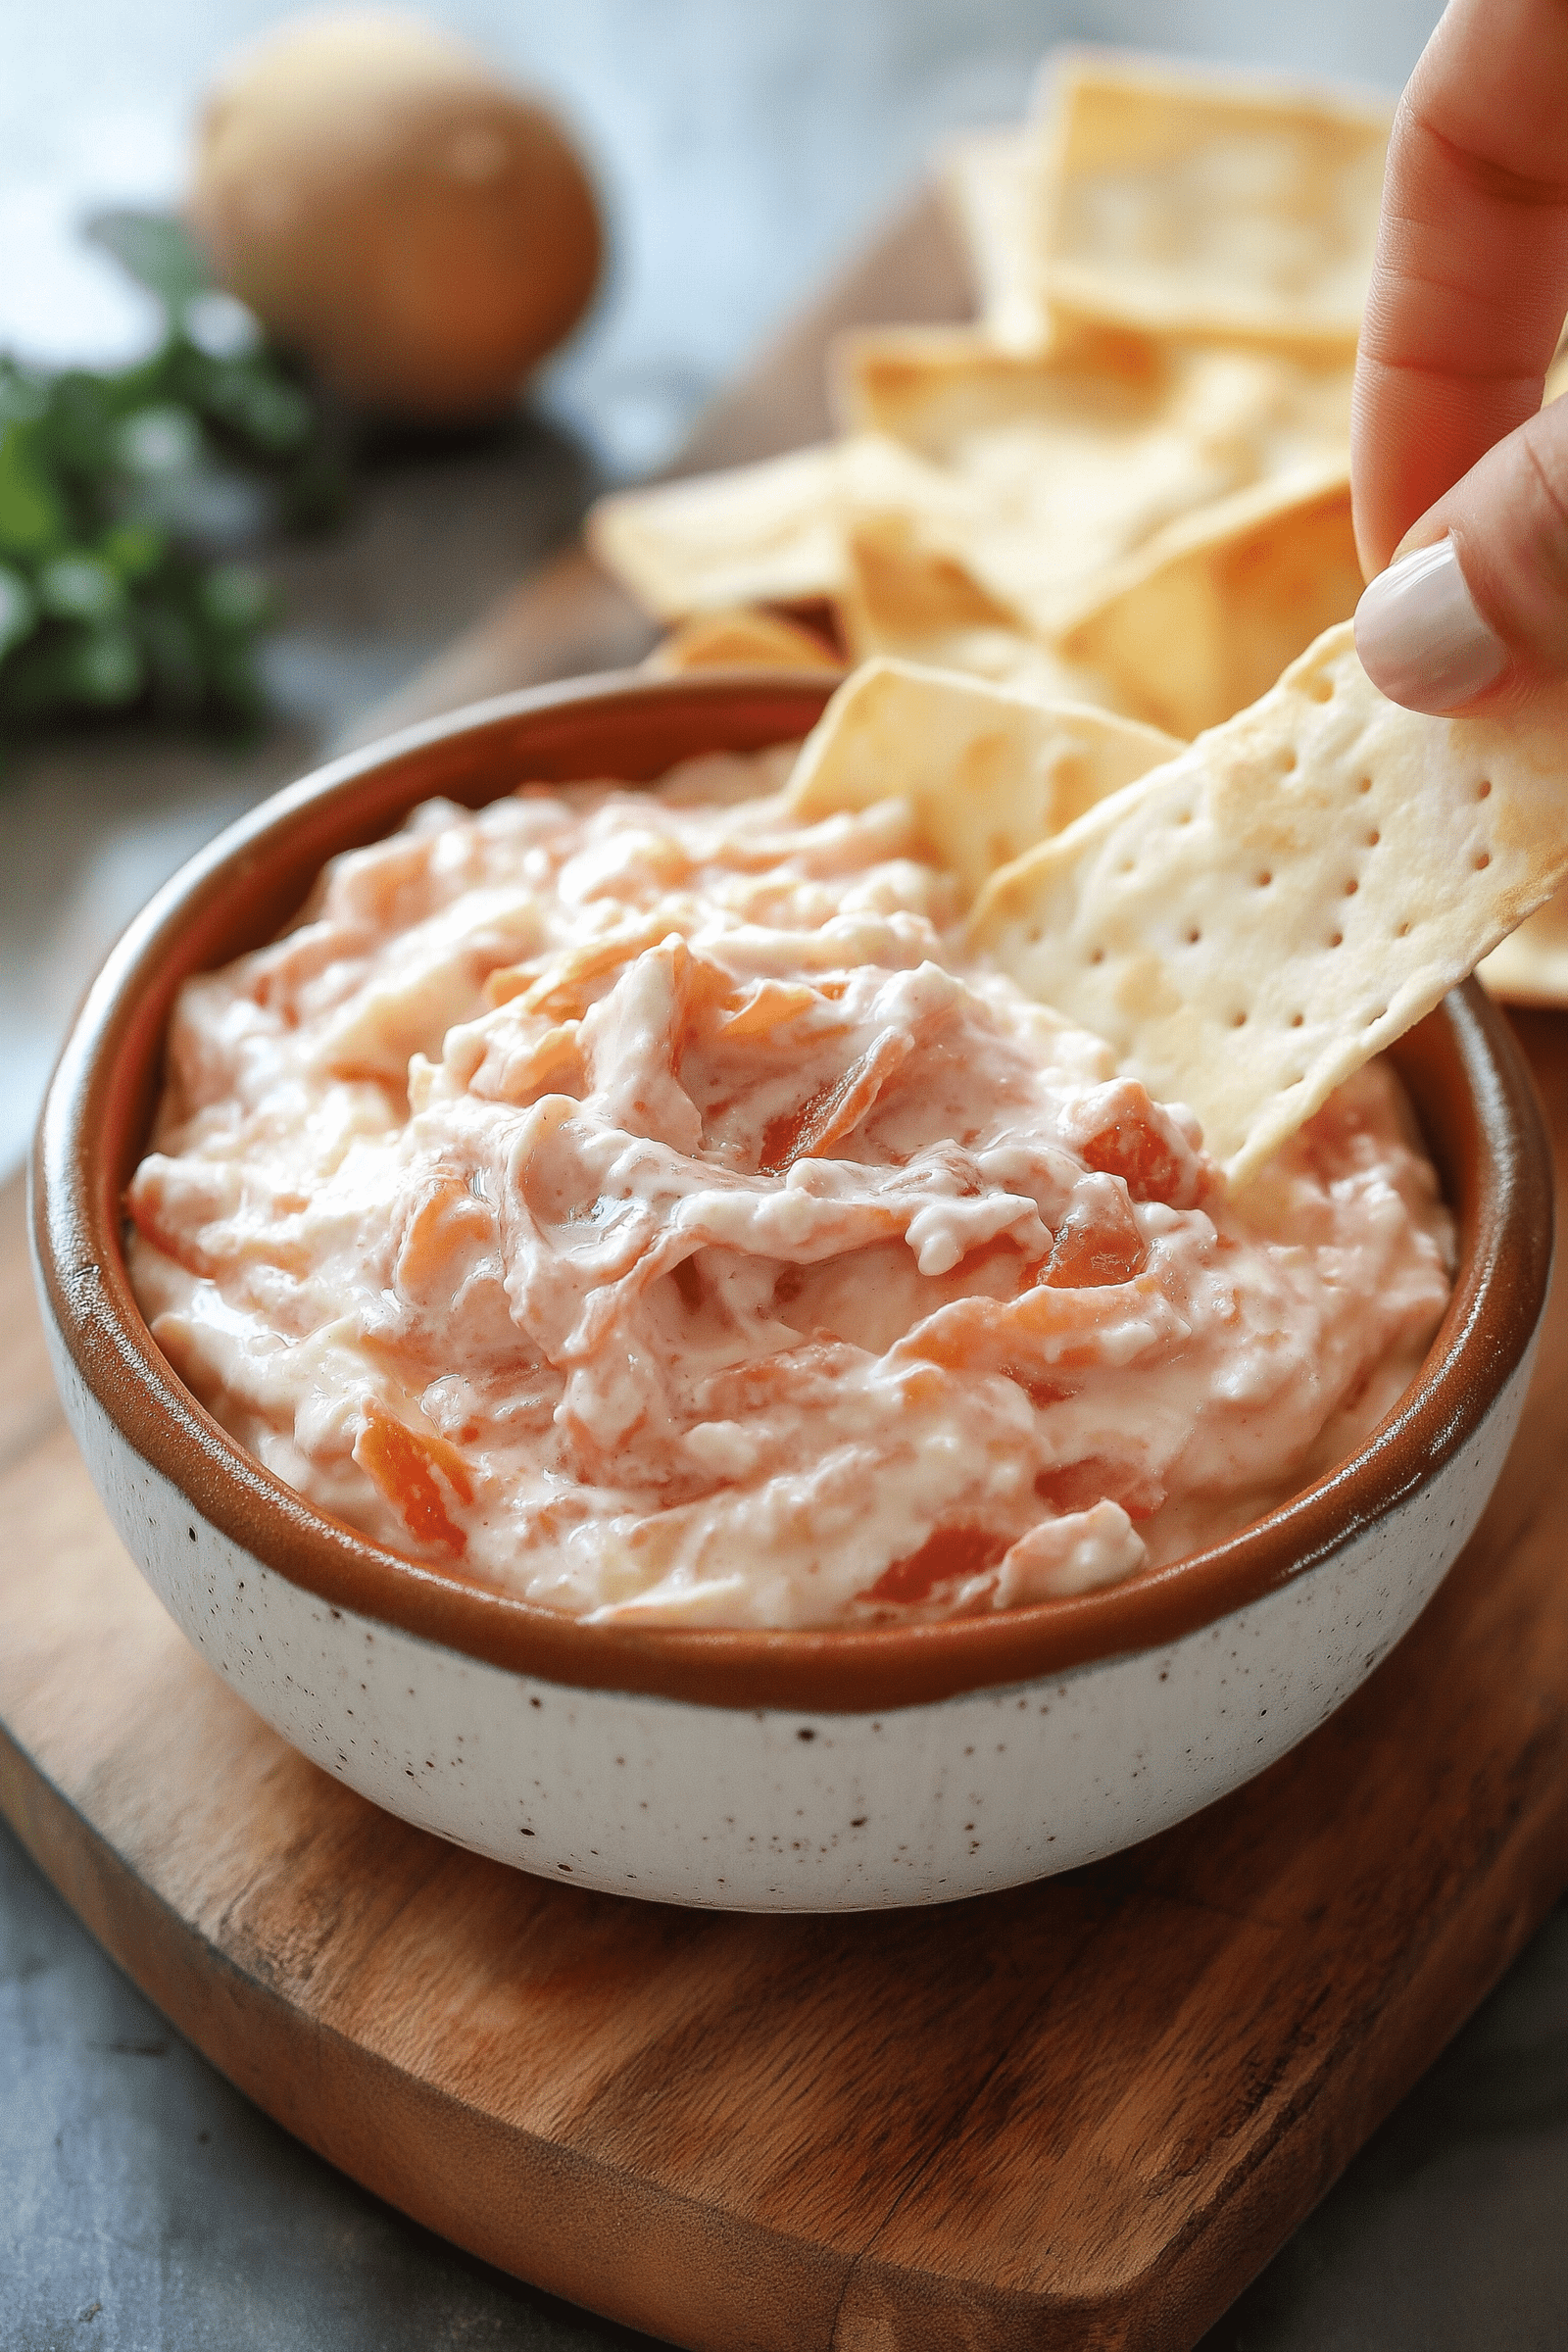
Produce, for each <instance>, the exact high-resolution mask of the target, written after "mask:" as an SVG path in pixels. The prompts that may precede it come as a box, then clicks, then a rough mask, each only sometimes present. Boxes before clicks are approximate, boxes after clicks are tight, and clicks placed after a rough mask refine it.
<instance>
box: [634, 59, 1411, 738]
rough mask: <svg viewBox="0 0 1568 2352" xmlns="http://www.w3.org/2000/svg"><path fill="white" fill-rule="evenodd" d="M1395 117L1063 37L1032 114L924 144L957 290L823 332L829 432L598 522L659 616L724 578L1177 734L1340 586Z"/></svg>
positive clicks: (1251, 673) (856, 630)
mask: <svg viewBox="0 0 1568 2352" xmlns="http://www.w3.org/2000/svg"><path fill="white" fill-rule="evenodd" d="M1389 121H1390V117H1389V112H1388V110H1387V109H1386V108H1385V107H1383V106H1381V105H1379V104H1374V103H1370V102H1366V101H1362V100H1354V99H1343V98H1337V97H1333V96H1324V95H1320V94H1305V93H1300V92H1287V93H1281V92H1279V91H1277V90H1273V89H1265V88H1261V87H1259V86H1256V85H1252V84H1248V83H1240V82H1228V81H1224V80H1218V79H1214V78H1212V77H1206V76H1205V77H1202V78H1199V77H1197V76H1194V75H1193V74H1191V73H1182V72H1178V71H1177V70H1176V69H1173V68H1165V67H1161V66H1155V65H1151V64H1147V63H1141V62H1137V61H1131V60H1127V59H1124V58H1117V57H1114V56H1109V55H1097V54H1090V53H1078V54H1067V55H1065V56H1063V57H1062V58H1061V59H1059V60H1058V61H1056V62H1055V63H1054V65H1053V66H1052V67H1051V68H1050V69H1049V70H1048V73H1047V74H1046V75H1045V77H1044V79H1043V83H1042V87H1041V92H1040V98H1039V103H1038V106H1037V109H1036V113H1035V115H1034V118H1033V119H1032V120H1031V121H1030V122H1028V123H1025V124H1024V125H1022V126H1021V127H1020V128H1018V129H1017V130H1014V131H1005V132H994V133H990V134H987V135H986V136H984V137H981V138H976V139H971V140H967V141H965V142H963V143H962V144H961V145H960V146H959V147H958V148H957V149H956V151H955V152H954V153H953V154H952V155H951V156H950V157H949V158H948V159H947V164H946V173H945V176H946V180H947V184H948V188H949V192H950V194H951V196H952V198H953V202H954V205H955V209H956V214H957V217H958V220H959V222H960V224H961V227H962V229H963V233H964V236H965V239H966V242H967V245H968V248H969V251H970V254H971V257H972V265H973V276H974V281H975V289H976V296H977V303H978V307H979V312H980V316H979V319H978V320H977V322H976V323H975V324H974V325H973V326H972V327H956V328H928V329H920V328H906V329H894V330H890V331H876V332H866V333H860V334H856V335H852V336H850V337H848V338H847V339H845V340H844V341H843V342H842V343H841V344H840V345H839V347H838V349H837V351H836V352H835V354H834V362H833V378H834V381H833V391H834V400H835V408H836V412H837V415H838V417H839V418H840V420H841V422H842V426H843V432H842V436H841V438H840V439H838V440H837V441H835V442H832V443H830V444H826V445H823V446H820V447H817V448H813V449H808V450H800V451H796V452H794V453H792V454H791V455H790V456H788V457H784V458H778V459H773V460H770V461H768V462H766V463H764V464H761V465H757V466H740V467H737V468H735V469H734V470H732V471H730V472H726V473H720V474H711V475H708V476H705V477H701V478H698V479H689V480H685V481H679V482H672V483H669V484H665V485H661V486H658V487H655V488H652V489H648V490H641V491H631V492H626V493H622V494H619V495H616V496H613V497H610V498H607V499H604V500H602V501H601V502H600V504H599V506H598V507H597V509H596V510H595V512H594V514H593V515H592V517H591V519H590V524H589V538H590V543H591V545H592V546H593V548H594V551H595V553H596V554H597V555H598V557H599V558H600V560H601V561H602V562H603V563H604V564H606V565H607V566H608V567H609V568H610V569H611V570H612V571H613V572H614V573H615V574H616V575H617V576H618V577H619V578H620V579H621V580H623V581H624V582H625V584H626V585H627V586H628V587H629V588H630V589H631V590H632V591H633V593H634V594H635V595H636V596H638V598H639V599H640V600H641V601H642V602H643V603H644V604H645V605H647V607H648V608H649V610H650V611H651V612H653V613H655V614H657V615H658V616H659V617H660V618H662V619H665V620H668V621H670V622H672V623H676V622H686V621H689V620H690V619H691V617H692V616H693V615H694V614H699V613H701V614H712V613H715V612H722V613H724V614H725V617H726V635H725V639H724V642H725V643H726V644H729V645H731V646H735V645H738V644H740V643H743V642H744V639H743V638H737V637H736V636H735V634H734V632H735V628H736V624H737V623H738V622H739V621H740V620H742V619H743V618H744V617H745V616H746V609H747V608H756V607H769V606H778V605H784V606H786V607H788V606H800V605H803V604H810V603H815V602H818V601H820V600H824V599H825V600H828V601H829V602H831V604H832V606H833V608H834V610H835V613H836V617H837V623H838V629H839V633H840V635H841V637H842V639H843V641H844V643H845V645H846V646H847V648H848V650H849V652H850V654H851V655H852V656H853V657H854V658H856V659H858V660H859V659H864V658H865V657H867V656H869V655H871V654H877V653H883V654H895V655H899V656H902V657H904V658H907V659H910V660H914V661H917V662H926V663H935V664H939V665H941V666H944V667H954V668H958V669H966V670H970V671H974V672H977V673H978V674H980V675H982V676H987V677H991V678H994V679H997V680H999V681H1001V682H1004V683H1006V684H1010V685H1017V686H1020V687H1023V688H1025V689H1028V690H1031V691H1035V692H1039V693H1042V694H1045V695H1047V696H1052V697H1056V698H1060V697H1062V696H1067V697H1070V698H1071V699H1073V700H1076V701H1080V702H1090V703H1094V704H1098V705H1099V706H1101V707H1102V708H1103V709H1106V710H1110V711H1118V712H1121V713H1122V714H1124V715H1126V716H1129V717H1134V718H1139V719H1142V720H1144V721H1146V722H1148V723H1149V724H1152V725H1155V726H1159V727H1163V728H1166V729H1168V730H1170V731H1171V732H1173V733H1176V734H1179V735H1191V734H1193V733H1195V732H1196V731H1197V730H1198V729H1199V728H1201V727H1204V726H1208V725H1211V724H1213V723H1215V722H1217V721H1218V720H1220V719H1223V718H1227V717H1229V716H1230V714H1231V712H1232V711H1236V710H1238V709H1240V708H1241V707H1242V706H1243V705H1245V704H1247V703H1250V702H1251V701H1253V700H1254V699H1255V698H1256V696H1257V695H1258V694H1260V693H1262V692H1263V690H1264V689H1265V688H1266V687H1267V686H1269V685H1270V684H1272V682H1273V680H1274V679H1275V678H1276V677H1277V676H1278V674H1279V672H1280V670H1281V669H1282V668H1283V667H1284V666H1285V664H1286V662H1289V661H1290V660H1292V659H1293V658H1294V656H1295V655H1297V654H1298V653H1299V652H1300V651H1301V649H1302V647H1303V646H1305V645H1306V644H1308V643H1309V642H1310V641H1311V639H1312V638H1313V637H1315V636H1316V635H1317V633H1318V632H1319V630H1320V629H1322V628H1323V627H1325V626H1327V625H1328V624H1329V623H1330V622H1331V621H1335V620H1340V619H1343V618H1344V617H1345V616H1346V615H1347V614H1348V613H1349V612H1350V611H1351V610H1352V608H1353V606H1354V603H1355V598H1356V595H1357V593H1358V590H1359V587H1360V571H1359V567H1358V566H1357V564H1356V560H1355V552H1354V545H1353V541H1352V539H1351V534H1350V521H1349V404H1350V375H1351V369H1352V367H1353V365H1354V358H1355V335H1356V326H1357V321H1358V319H1359V314H1360V304H1361V298H1362V293H1363V290H1364V287H1365V283H1366V279H1367V274H1368V272H1369V270H1370V268H1371V261H1372V247H1373V240H1374V237H1375V233H1376V226H1377V206H1378V193H1379V188H1380V185H1381V180H1382V171H1383V154H1384V149H1385V146H1386V144H1387V139H1388V131H1389ZM737 608H740V609H741V610H740V611H739V612H737ZM701 642H702V643H703V644H706V643H707V642H708V640H707V639H704V640H702V641H701ZM763 655H764V647H763V641H762V639H761V638H759V656H760V658H762V657H763ZM699 658H700V659H701V658H705V657H704V656H702V655H701V654H700V655H699Z"/></svg>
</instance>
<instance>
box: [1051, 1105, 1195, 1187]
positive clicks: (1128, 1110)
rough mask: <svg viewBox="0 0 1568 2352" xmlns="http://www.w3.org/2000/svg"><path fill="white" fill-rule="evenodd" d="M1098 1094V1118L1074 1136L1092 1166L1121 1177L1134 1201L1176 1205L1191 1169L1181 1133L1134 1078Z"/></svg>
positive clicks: (1189, 1182) (1189, 1183) (1187, 1184)
mask: <svg viewBox="0 0 1568 2352" xmlns="http://www.w3.org/2000/svg"><path fill="white" fill-rule="evenodd" d="M1102 1095H1103V1104H1104V1116H1103V1123H1102V1124H1100V1125H1099V1126H1097V1127H1096V1128H1095V1129H1094V1130H1093V1132H1092V1133H1090V1134H1088V1135H1081V1136H1079V1137H1078V1138H1077V1143H1078V1149H1079V1151H1080V1152H1082V1153H1083V1155H1084V1158H1085V1159H1086V1161H1087V1162H1088V1164H1089V1165H1090V1167H1092V1168H1094V1169H1096V1170H1097V1171H1098V1172H1099V1173H1100V1174H1102V1175H1104V1176H1119V1177H1120V1178H1121V1179H1122V1182H1123V1183H1124V1184H1125V1185H1126V1187H1127V1190H1128V1191H1129V1193H1131V1195H1132V1197H1133V1199H1134V1200H1135V1201H1169V1202H1170V1203H1172V1204H1173V1205H1179V1203H1180V1201H1181V1200H1182V1197H1183V1196H1184V1195H1186V1194H1187V1193H1189V1192H1190V1190H1191V1187H1192V1182H1193V1177H1194V1173H1195V1170H1194V1164H1193V1153H1192V1152H1191V1150H1190V1148H1189V1147H1188V1145H1187V1143H1186V1140H1185V1138H1184V1137H1182V1135H1181V1134H1180V1133H1179V1131H1178V1130H1177V1128H1176V1126H1175V1125H1174V1123H1173V1121H1172V1120H1171V1119H1170V1118H1169V1117H1167V1115H1166V1113H1165V1112H1164V1111H1162V1110H1161V1109H1160V1107H1159V1105H1158V1104H1157V1103H1153V1102H1152V1101H1151V1100H1150V1097H1149V1095H1148V1093H1147V1091H1146V1090H1145V1089H1144V1088H1143V1087H1141V1086H1140V1085H1139V1084H1138V1083H1137V1081H1136V1080H1135V1079H1132V1078H1124V1079H1120V1080H1118V1081H1117V1083H1116V1084H1115V1085H1113V1086H1107V1087H1105V1088H1103V1090H1102Z"/></svg>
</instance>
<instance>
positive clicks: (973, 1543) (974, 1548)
mask: <svg viewBox="0 0 1568 2352" xmlns="http://www.w3.org/2000/svg"><path fill="white" fill-rule="evenodd" d="M1008 1541H1009V1539H1008V1538H1007V1537H1006V1536H996V1535H992V1534H991V1533H990V1532H989V1531H988V1530H987V1529H986V1528H983V1527H939V1528H937V1529H936V1530H935V1531H934V1532H933V1533H932V1534H931V1535H929V1536H927V1538H926V1540H925V1542H924V1543H923V1544H921V1546H920V1548H919V1550H918V1551H911V1552H910V1553H909V1555H908V1557H907V1559H903V1560H895V1561H894V1562H893V1565H892V1566H891V1567H890V1568H884V1569H883V1571H882V1573H881V1575H880V1576H879V1577H878V1578H877V1580H876V1583H875V1584H874V1585H873V1586H872V1587H871V1588H870V1591H869V1592H867V1593H863V1594H862V1595H861V1598H862V1599H865V1600H888V1601H896V1602H898V1603H900V1604H901V1605H903V1606H905V1607H907V1606H908V1604H909V1603H910V1602H911V1601H916V1600H929V1599H930V1597H931V1595H932V1593H934V1592H935V1591H936V1589H937V1587H938V1586H939V1585H953V1584H956V1583H957V1582H958V1580H959V1579H960V1578H961V1577H966V1576H982V1575H984V1573H985V1571H986V1570H987V1569H988V1568H994V1567H995V1566H996V1564H997V1562H998V1561H999V1560H1000V1559H1001V1557H1002V1555H1003V1553H1004V1552H1005V1550H1006V1548H1007V1544H1008Z"/></svg>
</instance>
